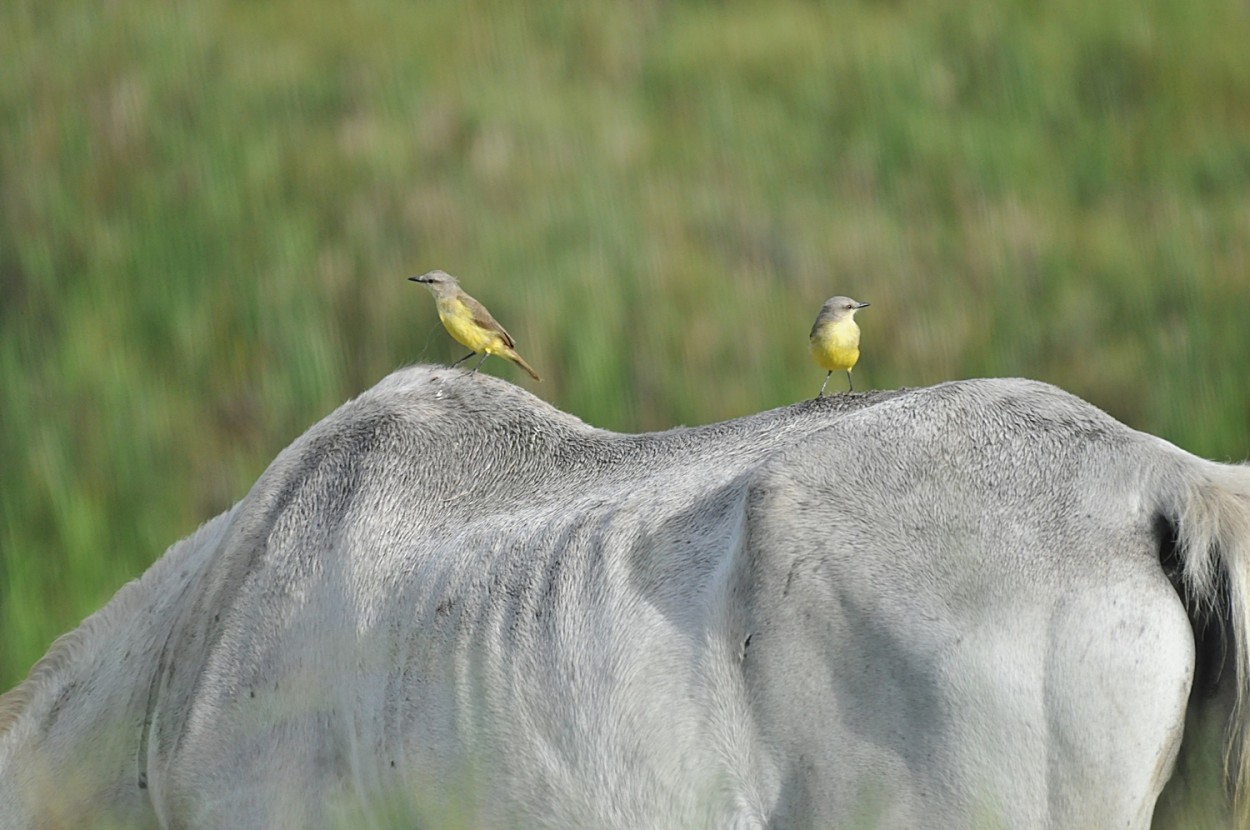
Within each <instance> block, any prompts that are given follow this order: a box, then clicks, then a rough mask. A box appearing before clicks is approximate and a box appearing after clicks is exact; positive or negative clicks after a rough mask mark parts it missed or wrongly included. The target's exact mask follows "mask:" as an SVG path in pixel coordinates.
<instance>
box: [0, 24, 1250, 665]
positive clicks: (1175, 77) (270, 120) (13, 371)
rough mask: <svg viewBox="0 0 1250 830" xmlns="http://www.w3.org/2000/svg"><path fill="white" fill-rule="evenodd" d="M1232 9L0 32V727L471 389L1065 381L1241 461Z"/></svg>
mask: <svg viewBox="0 0 1250 830" xmlns="http://www.w3.org/2000/svg"><path fill="white" fill-rule="evenodd" d="M1246 43H1250V13H1248V12H1247V8H1246V6H1245V4H1244V3H1241V2H1238V0H1212V1H1211V2H1207V3H1201V4H1178V3H1173V2H1167V1H1166V0H1144V1H1143V2H1127V0H1109V2H1106V3H1102V4H1091V3H1087V2H1076V0H1056V2H1051V3H1046V4H1035V3H1027V2H1022V1H1021V0H959V1H958V2H956V0H940V1H939V2H934V3H928V4H909V3H903V2H896V1H892V0H878V1H877V2H848V3H813V2H800V0H780V1H779V2H762V1H760V2H745V3H736V4H721V3H713V2H683V3H663V2H658V1H657V0H638V2H631V3H610V2H585V3H558V4H545V5H541V6H538V5H533V4H512V3H505V2H480V1H479V2H453V1H452V0H427V2H423V3H420V4H402V3H393V2H384V0H359V1H358V2H353V3H349V4H329V3H311V4H310V3H304V2H301V3H296V2H292V0H277V2H270V3H265V4H254V3H245V2H236V1H235V0H218V1H217V2H207V1H205V2H176V3H169V4H156V3H150V2H140V1H139V0H113V2H110V3H108V4H95V3H80V2H66V3H47V2H42V0H12V2H9V3H7V4H5V5H4V6H3V7H2V8H0V52H2V53H3V54H4V55H5V56H6V60H5V67H4V69H3V70H2V71H0V113H2V116H3V117H2V118H0V130H2V132H0V206H2V209H3V217H4V219H3V222H2V223H0V373H2V374H0V377H2V384H3V385H2V391H3V394H0V424H2V428H0V457H3V459H4V476H3V491H2V493H0V546H2V549H0V626H2V627H3V628H2V630H3V632H4V636H3V637H0V688H7V687H9V686H11V685H12V684H13V683H15V682H16V681H17V680H19V679H20V678H21V677H22V676H24V674H25V673H26V671H27V670H28V668H29V666H30V665H31V663H32V662H33V661H34V660H35V659H36V658H37V657H38V656H39V655H40V654H42V652H43V651H44V649H45V648H46V647H47V645H48V643H49V642H50V641H51V640H52V639H53V637H55V636H56V635H57V634H59V633H61V632H63V631H65V630H68V629H69V628H72V627H73V626H74V625H76V624H77V623H78V621H79V620H80V619H81V618H82V617H83V616H84V615H86V614H87V613H90V612H91V611H92V610H94V609H96V608H98V607H99V606H100V605H102V604H103V603H104V602H105V601H107V599H108V598H109V597H110V596H111V595H112V593H113V592H114V591H115V590H116V589H117V588H118V587H119V586H120V585H121V584H122V583H123V582H124V581H125V580H127V579H129V578H132V577H134V576H137V575H138V574H139V573H141V572H142V571H143V569H144V568H145V567H146V566H147V565H148V564H149V563H150V562H151V561H153V560H154V559H155V558H156V557H158V556H159V555H160V554H161V553H162V552H163V550H164V549H165V547H166V546H168V545H169V544H170V543H172V542H173V541H174V540H176V539H177V538H179V537H181V536H184V535H186V534H187V533H189V532H190V531H191V530H192V529H193V528H194V527H195V526H196V525H197V524H198V523H200V522H201V521H204V520H206V519H207V518H209V517H211V516H212V515H214V514H215V513H217V512H219V511H221V510H223V509H224V508H226V507H227V506H228V505H229V504H231V503H232V502H233V501H234V500H236V499H238V498H240V497H241V496H242V495H243V494H244V493H245V492H246V490H247V488H248V486H249V485H250V483H251V482H252V481H253V480H254V479H255V477H256V476H257V475H258V474H259V473H260V471H261V470H262V469H263V468H264V467H265V466H266V465H267V463H268V462H269V461H270V460H271V459H272V457H273V456H274V455H275V454H276V453H277V452H278V451H279V450H280V449H282V448H283V447H284V446H286V444H287V443H289V442H290V441H291V440H292V439H293V438H295V437H296V436H297V435H298V434H299V433H300V432H302V431H303V430H304V429H305V428H307V427H308V426H309V425H310V424H311V423H313V422H314V421H315V420H316V419H317V418H319V417H321V416H322V415H324V414H326V413H327V412H329V411H330V410H331V409H332V408H334V407H335V406H336V405H338V404H339V403H341V402H342V401H343V400H345V399H346V398H348V397H350V396H352V395H354V394H356V393H358V392H360V391H361V390H363V389H364V388H366V387H368V386H369V385H371V384H372V383H374V382H375V381H377V380H378V379H379V378H381V377H382V376H383V375H385V374H386V373H387V372H389V371H391V370H392V369H394V368H396V367H398V366H401V365H404V364H407V363H410V362H414V361H447V360H449V359H452V358H454V357H458V356H459V354H460V351H459V349H458V347H453V344H452V343H451V341H450V340H449V338H447V337H446V335H445V334H444V333H443V332H442V331H441V329H439V328H438V324H437V321H436V318H435V316H434V312H433V305H432V303H431V302H430V298H429V297H428V296H427V295H426V294H425V292H423V291H421V290H420V289H419V288H417V287H415V286H413V285H411V284H410V283H407V282H405V280H404V278H405V277H406V276H408V275H409V274H412V273H419V272H421V271H424V270H428V269H431V268H436V267H439V268H444V269H446V270H448V271H451V272H452V273H454V274H457V275H459V276H460V277H462V279H463V280H464V283H465V285H466V287H467V288H468V289H469V290H470V291H471V292H472V293H474V294H475V295H476V296H478V297H479V298H480V299H482V300H483V301H484V302H485V303H486V304H487V305H489V306H490V307H491V309H492V310H493V311H494V312H495V314H496V316H498V317H499V319H500V320H502V321H504V323H505V325H507V326H508V328H509V329H510V330H511V331H512V332H513V334H515V335H516V336H517V338H518V340H519V344H520V348H521V351H522V353H523V354H524V355H525V356H526V357H527V359H529V360H530V362H531V363H533V364H534V366H535V367H536V368H537V369H538V371H539V372H540V374H542V375H543V377H544V381H545V382H544V383H542V384H541V385H533V384H530V383H529V382H528V381H527V380H524V379H523V378H522V377H521V376H520V374H519V373H518V372H516V371H514V370H513V368H512V367H511V366H509V365H507V364H506V363H504V362H503V361H491V362H488V364H487V370H488V371H491V372H495V373H499V374H503V375H504V376H506V377H508V378H509V379H511V380H514V381H517V382H524V383H526V385H528V386H529V387H530V388H532V389H533V390H534V391H535V392H536V393H538V394H539V395H541V396H542V397H544V398H545V399H547V400H549V401H551V402H552V403H554V404H555V405H557V406H560V407H562V408H564V409H567V410H569V411H571V412H573V413H575V414H577V415H578V416H580V417H582V418H583V419H585V420H587V421H589V422H591V423H593V424H596V425H599V426H603V427H608V428H613V429H620V430H634V431H636V430H647V429H659V428H665V427H668V426H671V425H673V424H677V423H696V422H707V421H713V420H718V419H723V418H729V417H733V416H736V415H741V414H745V413H749V412H754V411H758V410H761V409H765V408H769V407H775V406H779V405H783V404H786V403H789V402H791V401H794V400H796V399H799V398H803V397H810V396H811V395H813V394H814V393H815V391H816V389H817V387H818V386H819V383H820V381H821V373H820V371H819V370H817V369H816V368H815V367H814V366H813V365H811V364H810V363H809V360H808V356H807V353H806V343H805V338H806V334H807V329H808V327H809V326H810V324H811V320H812V318H813V317H814V315H815V312H816V310H817V308H818V307H819V305H820V303H821V301H822V300H823V299H824V298H825V297H827V296H829V295H831V294H835V293H845V294H850V295H851V296H854V297H857V298H860V299H864V300H868V301H871V302H872V304H873V305H872V308H870V309H868V310H867V311H866V312H864V313H863V314H861V315H860V322H861V326H862V328H863V331H864V343H863V349H864V352H863V358H862V359H861V363H860V365H859V367H858V368H857V371H856V377H857V380H858V381H859V382H860V383H861V384H862V387H863V388H871V387H878V388H882V387H894V386H900V385H923V384H931V383H936V382H940V381H944V380H948V379H952V378H960V377H969V376H978V375H1022V376H1028V377H1033V378H1038V379H1042V380H1047V381H1050V382H1053V383H1056V384H1059V385H1060V386H1063V387H1064V388H1066V389H1068V390H1070V391H1072V392H1074V393H1076V394H1078V395H1081V396H1083V397H1085V398H1087V399H1089V400H1090V401H1092V402H1094V403H1095V404H1097V405H1099V406H1101V407H1103V408H1105V409H1107V410H1108V411H1110V412H1111V413H1112V414H1113V415H1116V416H1117V417H1119V418H1121V419H1122V420H1124V421H1126V422H1127V423H1129V424H1130V425H1131V426H1134V427H1137V428H1140V429H1143V430H1147V431H1150V432H1153V433H1156V434H1159V435H1162V436H1164V437H1166V438H1168V439H1170V440H1172V441H1174V442H1176V443H1178V444H1180V445H1181V446H1183V447H1185V448H1187V449H1189V450H1191V451H1193V452H1196V453H1198V454H1201V455H1205V456H1209V457H1215V458H1220V459H1234V460H1239V459H1243V458H1245V457H1246V456H1248V455H1250V430H1248V429H1247V421H1248V420H1250V419H1248V418H1247V415H1248V413H1250V383H1247V382H1246V357H1247V355H1248V354H1250V326H1247V324H1246V320H1247V316H1248V315H1247V312H1248V311H1250V300H1248V298H1250V61H1247V60H1246V58H1245V44H1246Z"/></svg>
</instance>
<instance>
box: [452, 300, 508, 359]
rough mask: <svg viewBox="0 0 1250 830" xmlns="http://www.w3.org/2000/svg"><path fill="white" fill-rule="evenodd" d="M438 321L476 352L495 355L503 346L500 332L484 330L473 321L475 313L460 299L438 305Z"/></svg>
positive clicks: (463, 344) (459, 340)
mask: <svg viewBox="0 0 1250 830" xmlns="http://www.w3.org/2000/svg"><path fill="white" fill-rule="evenodd" d="M438 319H439V320H441V321H442V322H443V327H444V328H445V329H447V333H448V334H450V335H451V336H452V337H454V338H456V340H457V341H458V342H459V343H460V345H462V346H464V347H465V348H466V349H470V350H472V351H474V352H478V353H482V352H486V353H488V354H495V353H496V352H498V351H499V347H500V346H502V345H503V338H502V337H500V336H499V333H498V332H494V331H490V330H489V329H485V328H482V327H481V326H479V325H478V324H477V323H476V322H475V321H474V320H473V312H472V311H470V310H469V307H468V306H466V305H465V304H464V303H462V302H460V300H459V299H457V298H455V297H451V298H449V299H446V300H440V301H439V303H438Z"/></svg>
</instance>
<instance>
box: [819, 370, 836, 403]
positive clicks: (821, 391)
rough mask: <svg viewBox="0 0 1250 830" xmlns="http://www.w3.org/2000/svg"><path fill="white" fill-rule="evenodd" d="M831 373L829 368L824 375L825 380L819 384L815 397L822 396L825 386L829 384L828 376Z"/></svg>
mask: <svg viewBox="0 0 1250 830" xmlns="http://www.w3.org/2000/svg"><path fill="white" fill-rule="evenodd" d="M832 374H833V370H832V369H830V370H829V374H827V375H825V382H824V383H822V384H821V385H820V391H819V392H817V393H816V397H818V398H823V397H824V396H825V387H826V386H828V385H829V377H830V375H832Z"/></svg>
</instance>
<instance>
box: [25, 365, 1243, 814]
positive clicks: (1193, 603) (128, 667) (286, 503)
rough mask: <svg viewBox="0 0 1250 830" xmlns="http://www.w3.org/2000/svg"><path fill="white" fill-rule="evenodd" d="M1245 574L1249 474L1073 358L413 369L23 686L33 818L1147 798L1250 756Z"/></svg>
mask: <svg viewBox="0 0 1250 830" xmlns="http://www.w3.org/2000/svg"><path fill="white" fill-rule="evenodd" d="M1248 594H1250V469H1247V468H1246V467H1240V466H1230V465H1222V464H1216V463H1212V462H1208V461H1203V460H1200V459H1198V458H1196V457H1194V456H1192V455H1189V454H1187V453H1185V452H1183V451H1181V450H1179V449H1177V448H1176V447H1174V446H1172V445H1170V444H1168V443H1167V442H1165V441H1162V440H1160V439H1157V438H1154V437H1151V436H1149V435H1145V434H1142V433H1139V432H1135V431H1133V430H1131V429H1129V428H1128V427H1125V426H1124V425H1122V424H1120V423H1118V422H1117V421H1115V420H1113V419H1112V418H1110V417H1108V416H1107V415H1105V414H1104V413H1102V412H1101V411H1099V410H1097V409H1095V408H1094V407H1092V406H1090V405H1089V404H1087V403H1084V402H1082V401H1080V400H1078V399H1076V398H1074V397H1071V396H1069V395H1067V394H1065V393H1063V392H1061V391H1059V390H1057V389H1055V388H1053V387H1050V386H1046V385H1044V384H1040V383H1034V382H1029V381H1023V380H981V381H966V382H958V383H948V384H943V385H941V386H936V387H932V388H927V389H915V390H904V391H899V392H881V393H875V394H868V395H854V396H851V395H839V396H834V397H832V398H826V399H824V400H817V401H807V402H804V403H800V404H796V405H794V406H790V407H786V408H784V409H779V410H775V411H771V412H765V413H762V414H760V415H755V416H752V417H747V418H742V419H739V420H736V421H731V422H728V423H722V424H715V425H712V426H707V427H698V428H691V429H675V430H672V431H669V432H664V433H657V434H648V435H619V434H614V433H610V432H605V431H602V430H598V429H593V428H591V427H588V426H586V425H585V424H583V423H582V422H581V421H579V420H577V419H576V418H574V417H572V416H570V415H567V414H565V413H563V412H560V411H557V410H555V409H553V408H551V407H550V406H548V405H546V404H544V403H543V402H541V401H539V400H537V399H535V398H533V397H531V396H530V395H529V394H527V393H526V392H524V391H522V390H520V389H518V388H516V387H514V386H512V385H510V384H507V383H505V382H503V381H501V380H497V379H495V378H491V377H486V376H483V375H471V374H468V373H466V372H463V371H460V370H449V369H445V368H442V367H429V366H418V367H414V368H410V369H406V370H403V371H401V372H397V373H396V374H394V375H392V376H390V377H389V378H387V379H385V380H384V381H382V382H381V383H380V384H378V386H377V387H375V388H374V389H372V390H370V391H369V392H367V393H365V394H364V395H362V396H360V397H359V398H357V399H355V400H353V401H351V402H349V403H347V404H345V405H344V406H343V407H341V408H340V409H339V410H338V411H336V412H335V413H333V414H332V415H330V416H329V417H328V418H326V419H325V420H324V421H322V422H321V423H319V424H317V425H316V426H314V427H313V428H312V429H311V430H309V431H308V432H307V433H306V434H305V435H304V436H303V437H301V438H300V439H299V440H297V441H296V442H295V443H294V444H292V445H291V446H290V447H289V448H288V449H287V450H285V451H284V452H283V453H282V454H281V455H279V456H278V458H277V460H276V461H274V463H273V464H272V465H271V466H270V468H269V469H268V470H267V471H266V472H265V474H264V475H262V476H261V478H260V480H259V481H257V483H256V485H255V486H254V487H253V488H252V490H251V492H250V493H248V494H247V496H246V497H245V498H244V499H243V500H242V501H240V502H239V503H238V504H237V505H235V507H234V508H232V509H231V510H230V511H229V512H227V513H225V514H223V515H221V516H218V517H217V518H215V519H213V520H212V521H210V522H209V523H207V524H206V525H204V526H203V527H201V528H200V529H199V530H198V531H197V532H196V533H195V534H193V535H192V536H191V537H189V538H188V539H185V540H183V541H181V542H179V543H178V544H176V545H174V546H173V547H172V548H170V550H169V551H168V552H167V553H166V554H165V556H164V557H163V558H161V560H160V561H158V562H157V563H156V564H155V565H153V566H152V568H151V569H150V570H149V571H148V572H147V573H146V574H144V576H143V577H142V578H141V579H139V580H137V581H136V582H133V583H131V584H130V585H127V586H126V587H124V588H123V589H122V590H121V591H119V592H118V594H117V596H116V597H115V598H114V599H113V601H112V602H110V603H109V604H108V605H107V606H106V607H105V608H104V609H103V610H102V611H100V612H99V613H97V614H95V615H93V616H92V617H90V618H88V619H87V621H86V622H84V623H83V625H82V626H81V627H80V628H78V629H77V630H76V631H73V632H71V633H69V634H67V635H65V636H64V637H62V638H61V639H60V640H58V641H57V642H56V643H55V644H53V646H52V648H51V649H50V650H49V652H48V654H47V656H46V657H44V658H43V659H42V660H41V661H40V662H39V663H38V664H37V665H36V666H35V668H34V669H33V670H32V672H31V674H30V677H29V678H28V679H27V680H26V681H25V682H23V683H22V684H21V685H20V686H18V687H17V688H16V689H14V690H13V691H11V692H9V693H8V694H7V695H5V696H4V697H3V698H0V827H2V828H60V827H67V828H68V827H73V828H79V827H87V826H91V827H98V826H106V827H112V826H115V827H126V828H146V827H163V828H286V827H289V828H321V827H326V828H329V827H391V826H402V827H420V828H449V827H450V828H455V827H472V828H512V827H525V828H531V827H532V828H539V827H542V828H631V830H632V829H633V828H670V827H671V828H695V827H701V828H734V827H737V828H764V827H768V828H782V827H786V828H790V827H809V828H829V827H889V828H942V830H947V829H948V828H970V827H1010V828H1112V827H1124V828H1141V827H1147V826H1149V825H1150V823H1151V821H1152V814H1153V811H1154V810H1155V804H1156V800H1157V799H1158V797H1159V794H1160V792H1161V791H1162V790H1163V788H1164V785H1165V783H1167V782H1168V779H1169V776H1170V775H1171V774H1172V771H1173V768H1174V760H1175V759H1176V758H1177V755H1178V751H1179V752H1180V755H1181V763H1180V764H1179V765H1177V768H1178V769H1181V770H1182V771H1189V770H1197V771H1199V773H1202V774H1206V775H1208V777H1210V776H1211V775H1214V776H1215V777H1217V778H1218V777H1219V772H1218V765H1216V766H1215V767H1214V769H1212V768H1211V766H1210V765H1208V766H1206V767H1204V766H1203V763H1202V761H1203V757H1204V754H1203V753H1204V752H1207V750H1211V749H1213V750H1214V752H1215V753H1217V755H1218V753H1219V752H1220V751H1221V750H1222V747H1221V746H1219V744H1221V743H1223V740H1222V737H1221V736H1220V734H1219V728H1220V727H1221V726H1222V725H1223V723H1225V722H1226V721H1229V719H1231V724H1232V726H1231V730H1230V732H1229V734H1228V738H1227V746H1228V747H1229V748H1230V752H1231V755H1232V758H1231V768H1232V769H1233V770H1234V772H1233V776H1232V777H1233V778H1234V780H1235V782H1236V784H1237V785H1240V784H1243V783H1244V782H1245V781H1246V779H1247V773H1246V768H1245V764H1244V762H1245V760H1246V756H1247V753H1246V751H1245V747H1246V745H1247V727H1246V723H1247V718H1246V716H1245V713H1244V712H1242V711H1241V710H1239V709H1234V707H1233V704H1234V703H1235V702H1236V701H1238V700H1240V699H1241V697H1242V696H1243V695H1244V692H1245V691H1246V689H1247V685H1248V681H1247V671H1246V667H1247V648H1246V644H1247V642H1250V637H1248V634H1250V623H1248V620H1250V615H1248V611H1247V596H1248ZM1225 642H1227V643H1229V644H1230V645H1229V646H1228V648H1227V649H1225V650H1223V651H1221V648H1222V644H1223V643H1225ZM1196 646H1197V647H1196ZM1225 652H1226V653H1225ZM1195 678H1197V679H1195ZM1187 717H1188V718H1189V719H1190V722H1191V724H1197V725H1201V724H1202V723H1204V722H1205V723H1208V724H1215V725H1216V727H1215V729H1214V730H1209V731H1214V732H1215V734H1216V736H1217V738H1218V739H1219V740H1217V741H1216V742H1215V743H1216V744H1217V745H1216V746H1215V747H1211V746H1210V742H1201V741H1195V740H1194V739H1193V737H1192V735H1191V738H1190V740H1188V741H1185V742H1182V736H1183V729H1184V727H1185V724H1186V718H1187ZM1173 786H1176V787H1179V785H1173ZM1172 789H1173V787H1169V793H1170V792H1171V791H1172ZM1214 789H1215V791H1216V792H1219V793H1221V798H1222V793H1223V788H1222V785H1218V782H1217V786H1216V787H1215V788H1214ZM1178 792H1182V793H1183V790H1181V789H1178ZM1178 797H1179V796H1178ZM1223 809H1225V810H1231V808H1230V807H1227V806H1226V807H1224V808H1223ZM1232 815H1233V814H1232V813H1231V812H1226V813H1225V818H1224V819H1223V821H1225V822H1231V820H1232ZM1239 815H1242V816H1243V817H1244V812H1243V813H1240V814H1239ZM1242 821H1243V822H1244V818H1243V819H1242Z"/></svg>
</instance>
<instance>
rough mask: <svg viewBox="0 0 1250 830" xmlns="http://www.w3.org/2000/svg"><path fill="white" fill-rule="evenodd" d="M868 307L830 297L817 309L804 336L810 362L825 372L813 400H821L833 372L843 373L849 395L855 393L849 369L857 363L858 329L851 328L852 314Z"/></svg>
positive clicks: (852, 301) (852, 324)
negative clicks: (808, 332)
mask: <svg viewBox="0 0 1250 830" xmlns="http://www.w3.org/2000/svg"><path fill="white" fill-rule="evenodd" d="M867 306H868V303H861V302H857V301H855V300H852V299H851V298H850V297H830V298H829V299H827V300H825V304H824V305H822V306H821V307H820V314H817V315H816V322H815V323H813V324H812V333H811V334H810V335H808V338H807V339H808V343H809V344H810V346H811V349H812V359H813V360H815V361H816V364H817V365H818V366H820V368H822V369H828V370H829V373H828V374H826V375H825V382H824V383H822V384H821V385H820V392H818V393H817V394H816V397H818V398H820V397H823V396H824V394H825V387H826V386H828V385H829V377H830V375H832V374H833V373H834V371H841V370H843V369H845V370H846V382H847V383H848V384H850V387H851V391H852V392H854V391H855V382H854V381H852V380H851V369H853V368H855V363H856V361H858V360H859V326H857V325H855V312H857V311H859V310H860V309H861V308H866V307H867Z"/></svg>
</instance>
